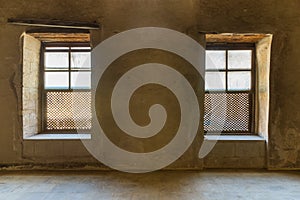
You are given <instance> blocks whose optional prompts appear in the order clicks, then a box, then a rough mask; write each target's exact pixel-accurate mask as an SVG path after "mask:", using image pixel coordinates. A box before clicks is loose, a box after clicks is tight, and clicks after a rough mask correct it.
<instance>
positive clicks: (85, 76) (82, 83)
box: [71, 72, 91, 89]
mask: <svg viewBox="0 0 300 200" xmlns="http://www.w3.org/2000/svg"><path fill="white" fill-rule="evenodd" d="M71 88H72V89H90V88H91V72H71Z"/></svg>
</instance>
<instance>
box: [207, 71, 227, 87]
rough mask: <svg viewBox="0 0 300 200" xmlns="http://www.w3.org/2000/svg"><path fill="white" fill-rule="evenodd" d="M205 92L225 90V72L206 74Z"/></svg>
mask: <svg viewBox="0 0 300 200" xmlns="http://www.w3.org/2000/svg"><path fill="white" fill-rule="evenodd" d="M205 90H206V91H207V90H221V91H224V90H225V72H206V73H205Z"/></svg>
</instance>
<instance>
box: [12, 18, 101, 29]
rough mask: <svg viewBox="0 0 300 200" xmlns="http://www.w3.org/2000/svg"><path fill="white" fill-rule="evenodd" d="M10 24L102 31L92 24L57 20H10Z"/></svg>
mask: <svg viewBox="0 0 300 200" xmlns="http://www.w3.org/2000/svg"><path fill="white" fill-rule="evenodd" d="M7 23H9V24H15V25H24V26H41V27H53V28H72V29H100V25H99V24H97V23H90V22H75V21H62V20H57V19H21V18H9V19H8V20H7Z"/></svg>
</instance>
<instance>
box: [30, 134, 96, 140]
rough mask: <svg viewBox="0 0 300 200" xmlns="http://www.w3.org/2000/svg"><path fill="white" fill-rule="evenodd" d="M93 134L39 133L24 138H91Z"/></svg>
mask: <svg viewBox="0 0 300 200" xmlns="http://www.w3.org/2000/svg"><path fill="white" fill-rule="evenodd" d="M90 139H91V134H37V135H33V136H29V137H25V138H24V140H90Z"/></svg>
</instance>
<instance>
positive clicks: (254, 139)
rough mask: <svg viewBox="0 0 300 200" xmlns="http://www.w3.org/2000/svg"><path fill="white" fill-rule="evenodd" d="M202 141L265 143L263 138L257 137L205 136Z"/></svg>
mask: <svg viewBox="0 0 300 200" xmlns="http://www.w3.org/2000/svg"><path fill="white" fill-rule="evenodd" d="M204 140H221V141H266V139H265V138H263V137H261V136H258V135H205V136H204Z"/></svg>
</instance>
